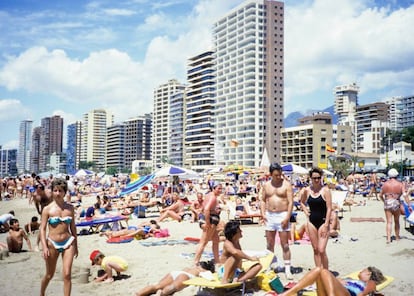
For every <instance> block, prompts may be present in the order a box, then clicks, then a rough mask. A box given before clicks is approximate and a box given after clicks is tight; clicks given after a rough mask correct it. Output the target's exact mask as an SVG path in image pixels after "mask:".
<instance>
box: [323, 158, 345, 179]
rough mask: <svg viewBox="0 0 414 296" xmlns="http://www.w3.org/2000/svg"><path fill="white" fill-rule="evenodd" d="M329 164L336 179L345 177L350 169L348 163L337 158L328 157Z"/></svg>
mask: <svg viewBox="0 0 414 296" xmlns="http://www.w3.org/2000/svg"><path fill="white" fill-rule="evenodd" d="M328 160H329V164H330V166H331V169H332V171H334V172H335V176H336V177H340V178H343V177H346V176H347V175H348V171H349V169H350V164H351V163H350V161H347V160H346V159H343V158H339V157H329V158H328Z"/></svg>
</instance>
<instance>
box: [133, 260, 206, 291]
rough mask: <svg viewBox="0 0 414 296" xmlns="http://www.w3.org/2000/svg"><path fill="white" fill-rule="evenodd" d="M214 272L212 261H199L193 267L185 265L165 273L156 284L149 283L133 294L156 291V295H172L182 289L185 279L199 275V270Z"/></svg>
mask: <svg viewBox="0 0 414 296" xmlns="http://www.w3.org/2000/svg"><path fill="white" fill-rule="evenodd" d="M205 271H211V272H214V262H212V261H209V262H205V261H201V262H200V263H199V264H197V265H195V266H193V267H186V268H184V269H183V270H176V271H171V272H170V273H167V274H166V275H165V276H164V277H163V278H162V279H161V280H160V281H159V282H158V283H157V284H154V285H149V286H146V287H144V288H142V289H141V290H139V291H138V292H137V293H136V294H135V296H146V295H152V294H155V293H157V295H173V294H174V293H175V292H178V291H181V290H183V289H184V288H185V287H186V285H184V284H183V282H185V281H186V280H189V279H191V278H194V277H196V276H199V275H200V273H201V272H205Z"/></svg>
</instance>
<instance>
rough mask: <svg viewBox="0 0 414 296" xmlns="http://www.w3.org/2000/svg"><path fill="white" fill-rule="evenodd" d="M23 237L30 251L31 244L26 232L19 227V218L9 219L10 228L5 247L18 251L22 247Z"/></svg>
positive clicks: (14, 251)
mask: <svg viewBox="0 0 414 296" xmlns="http://www.w3.org/2000/svg"><path fill="white" fill-rule="evenodd" d="M23 239H25V240H26V243H27V246H28V247H29V251H32V244H31V243H30V239H29V238H28V236H27V234H26V232H24V230H23V229H22V228H20V225H19V220H17V219H14V218H13V219H10V230H9V235H8V236H7V247H8V248H9V251H10V252H12V253H19V252H21V251H22V248H23Z"/></svg>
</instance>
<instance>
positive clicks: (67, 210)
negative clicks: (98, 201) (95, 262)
mask: <svg viewBox="0 0 414 296" xmlns="http://www.w3.org/2000/svg"><path fill="white" fill-rule="evenodd" d="M51 189H52V196H53V201H52V202H51V203H50V204H48V205H47V206H46V207H45V208H44V209H43V211H42V220H41V226H40V239H41V242H42V248H43V250H42V252H43V258H44V259H45V262H46V274H45V275H44V277H43V278H42V282H41V288H40V295H41V296H44V295H45V292H46V288H47V286H48V284H49V282H50V280H51V279H52V278H53V276H54V274H55V270H56V263H57V260H58V258H59V255H60V254H62V261H63V264H62V265H63V268H62V269H63V271H62V274H63V291H64V293H63V295H65V296H69V295H70V293H71V290H72V280H71V273H72V263H73V258H74V257H77V256H78V243H77V236H76V226H75V217H74V208H73V206H72V205H71V204H68V203H66V202H65V200H64V198H65V195H66V192H67V190H68V186H67V183H66V181H65V180H63V179H56V180H54V181H52V188H51ZM47 230H48V233H47V235H46V232H47Z"/></svg>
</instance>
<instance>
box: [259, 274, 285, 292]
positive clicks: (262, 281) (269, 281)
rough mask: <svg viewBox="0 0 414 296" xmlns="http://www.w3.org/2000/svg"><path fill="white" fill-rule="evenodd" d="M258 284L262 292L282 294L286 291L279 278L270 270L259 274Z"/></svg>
mask: <svg viewBox="0 0 414 296" xmlns="http://www.w3.org/2000/svg"><path fill="white" fill-rule="evenodd" d="M257 284H258V286H259V288H260V290H263V291H266V292H269V291H276V292H277V293H282V292H283V291H284V288H283V284H282V282H281V281H280V279H279V276H278V275H277V274H276V273H275V272H274V271H273V270H268V271H265V272H262V273H261V274H259V275H258V276H257Z"/></svg>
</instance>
